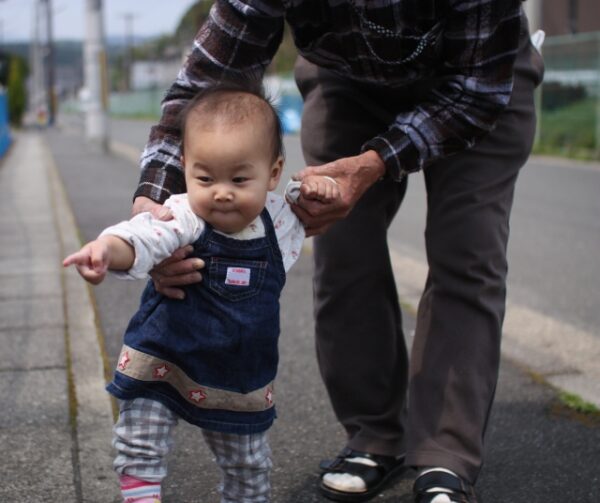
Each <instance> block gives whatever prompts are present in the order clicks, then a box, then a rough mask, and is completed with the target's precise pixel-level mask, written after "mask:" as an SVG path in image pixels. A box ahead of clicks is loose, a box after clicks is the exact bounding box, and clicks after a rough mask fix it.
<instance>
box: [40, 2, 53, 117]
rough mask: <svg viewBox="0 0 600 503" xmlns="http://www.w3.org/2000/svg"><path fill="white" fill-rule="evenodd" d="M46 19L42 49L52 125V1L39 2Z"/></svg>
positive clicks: (49, 115)
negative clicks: (43, 46)
mask: <svg viewBox="0 0 600 503" xmlns="http://www.w3.org/2000/svg"><path fill="white" fill-rule="evenodd" d="M41 2H42V5H43V11H44V17H45V19H46V40H45V48H44V67H45V70H46V72H45V73H46V79H45V80H46V99H47V102H48V103H47V109H48V125H49V126H51V125H52V124H54V120H55V118H56V117H55V116H56V96H55V95H54V80H55V79H54V40H53V38H54V37H53V33H52V25H53V22H52V0H41Z"/></svg>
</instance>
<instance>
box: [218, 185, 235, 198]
mask: <svg viewBox="0 0 600 503" xmlns="http://www.w3.org/2000/svg"><path fill="white" fill-rule="evenodd" d="M232 197H233V196H232V194H231V191H230V190H229V189H227V187H217V188H216V190H215V200H216V201H229V200H231V198H232Z"/></svg>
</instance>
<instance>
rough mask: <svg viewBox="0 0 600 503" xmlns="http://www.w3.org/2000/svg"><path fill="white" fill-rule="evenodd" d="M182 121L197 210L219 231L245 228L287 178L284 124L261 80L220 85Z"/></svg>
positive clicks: (184, 154)
mask: <svg viewBox="0 0 600 503" xmlns="http://www.w3.org/2000/svg"><path fill="white" fill-rule="evenodd" d="M180 124H181V137H182V145H181V151H182V158H181V162H182V164H183V166H184V171H185V181H186V186H187V193H188V199H189V202H190V206H191V208H192V210H193V211H194V213H196V215H198V216H200V217H201V218H203V219H204V220H205V221H206V222H208V223H210V224H211V225H212V226H213V227H215V228H216V229H217V230H219V231H222V232H227V233H233V232H238V231H241V230H242V229H243V228H245V227H246V226H247V225H248V224H250V223H251V222H252V221H253V220H254V219H255V218H256V217H257V216H258V215H259V214H260V212H261V211H262V209H263V208H264V206H265V202H266V198H267V192H268V191H271V190H274V189H275V188H276V187H277V184H278V182H279V178H280V177H281V172H282V169H283V140H282V128H281V122H280V120H279V117H278V115H277V113H276V111H275V109H274V108H273V106H272V105H271V104H270V103H269V101H268V100H267V99H266V98H265V96H264V93H263V91H262V88H261V87H260V86H259V85H258V84H256V85H243V86H242V85H238V84H217V85H214V86H211V87H210V88H208V89H206V90H203V91H201V92H200V93H199V94H198V95H196V96H195V97H194V99H193V100H192V101H191V102H190V103H189V104H188V105H187V106H186V107H185V109H184V110H183V111H182V113H181V122H180Z"/></svg>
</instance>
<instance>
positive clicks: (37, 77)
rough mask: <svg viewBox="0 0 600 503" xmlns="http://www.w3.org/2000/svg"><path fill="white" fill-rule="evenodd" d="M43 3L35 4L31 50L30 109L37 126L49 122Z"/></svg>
mask: <svg viewBox="0 0 600 503" xmlns="http://www.w3.org/2000/svg"><path fill="white" fill-rule="evenodd" d="M41 16H42V13H41V3H40V1H39V0H37V1H36V2H35V4H34V16H33V33H32V37H31V38H32V44H31V49H30V52H29V58H30V62H29V64H30V68H31V80H30V85H31V88H30V97H29V109H30V110H31V112H32V113H33V116H34V117H35V123H36V125H37V126H39V127H41V126H46V125H47V124H48V99H47V97H46V94H47V87H46V85H45V72H44V55H43V52H42V45H43V44H42V36H41V33H40V31H41V28H42V27H41V23H40V18H41Z"/></svg>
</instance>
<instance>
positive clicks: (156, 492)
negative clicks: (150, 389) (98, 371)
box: [113, 398, 177, 503]
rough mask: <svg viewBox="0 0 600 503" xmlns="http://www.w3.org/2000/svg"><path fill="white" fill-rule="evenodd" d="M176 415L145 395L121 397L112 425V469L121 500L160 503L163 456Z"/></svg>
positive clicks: (168, 446) (171, 441)
mask: <svg viewBox="0 0 600 503" xmlns="http://www.w3.org/2000/svg"><path fill="white" fill-rule="evenodd" d="M176 424H177V416H176V415H175V414H174V413H173V412H171V410H169V409H168V408H167V407H165V406H164V405H163V404H162V403H160V402H157V401H155V400H149V399H147V398H136V399H134V400H123V401H122V402H121V403H120V412H119V420H118V421H117V423H116V424H115V426H114V429H113V433H114V438H113V446H114V447H115V449H117V457H116V458H115V461H114V468H115V470H116V472H117V473H118V474H119V476H120V482H121V492H122V494H123V499H124V501H125V503H133V502H136V503H155V502H160V484H161V482H162V479H163V478H165V476H166V474H167V465H166V456H167V454H168V453H169V451H170V450H171V447H172V446H173V437H172V430H173V427H174V426H175V425H176Z"/></svg>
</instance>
